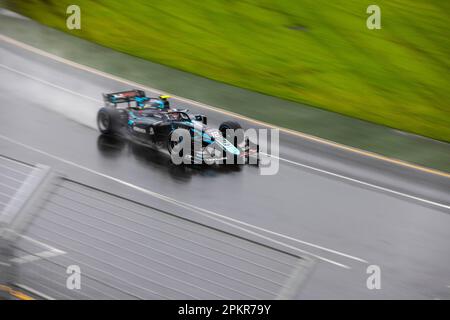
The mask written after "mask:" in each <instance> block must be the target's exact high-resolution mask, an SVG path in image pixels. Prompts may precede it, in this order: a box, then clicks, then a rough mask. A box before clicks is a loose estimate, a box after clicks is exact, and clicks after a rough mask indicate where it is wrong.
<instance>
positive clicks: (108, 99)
mask: <svg viewBox="0 0 450 320" xmlns="http://www.w3.org/2000/svg"><path fill="white" fill-rule="evenodd" d="M136 98H137V99H136ZM142 98H146V96H145V92H144V91H143V90H137V89H133V90H128V91H120V92H113V93H104V94H103V101H104V102H105V106H110V105H114V106H117V104H118V103H124V102H127V103H128V105H130V102H132V101H136V100H139V99H142Z"/></svg>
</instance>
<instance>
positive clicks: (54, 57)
mask: <svg viewBox="0 0 450 320" xmlns="http://www.w3.org/2000/svg"><path fill="white" fill-rule="evenodd" d="M0 40H1V41H4V42H7V43H9V44H12V45H15V46H17V47H19V48H22V49H25V50H27V51H30V52H33V53H35V54H38V55H40V56H44V57H47V58H50V59H52V60H55V61H58V62H61V63H64V64H67V65H69V66H71V67H73V68H77V69H80V70H84V71H87V72H90V73H93V74H96V75H98V76H102V77H104V78H108V79H111V80H114V81H117V82H121V83H124V84H127V85H129V86H132V87H137V88H141V89H144V90H149V91H156V92H161V93H164V92H163V91H162V90H158V89H155V88H150V87H147V86H144V85H142V84H139V83H136V82H133V81H130V80H127V79H124V78H120V77H117V76H114V75H112V74H109V73H106V72H103V71H100V70H97V69H94V68H91V67H88V66H85V65H82V64H80V63H77V62H74V61H70V60H67V59H64V58H61V57H59V56H57V55H54V54H51V53H49V52H46V51H44V50H41V49H38V48H35V47H33V46H30V45H28V44H26V43H23V42H20V41H17V40H15V39H12V38H10V37H7V36H5V35H3V34H0ZM164 94H168V95H170V96H172V97H173V98H175V99H176V100H179V101H182V102H185V103H189V104H193V105H195V106H197V107H200V108H203V109H206V110H211V111H214V112H218V113H222V114H225V115H228V116H231V117H235V118H238V119H241V120H244V121H247V122H250V123H254V124H257V125H261V126H264V127H268V128H276V129H279V130H280V131H282V132H284V133H287V134H290V135H294V136H297V137H301V138H303V139H307V140H310V141H315V142H318V143H321V144H326V145H329V146H333V147H335V148H338V149H342V150H346V151H349V152H353V153H356V154H359V155H364V156H366V157H370V158H375V159H378V160H382V161H385V162H390V163H393V164H396V165H400V166H403V167H407V168H412V169H415V170H419V171H423V172H427V173H431V174H435V175H439V176H441V177H446V178H450V173H446V172H442V171H439V170H436V169H431V168H426V167H423V166H420V165H416V164H412V163H409V162H406V161H403V160H399V159H395V158H389V157H386V156H382V155H380V154H376V153H373V152H369V151H365V150H361V149H357V148H354V147H349V146H346V145H343V144H340V143H337V142H334V141H330V140H327V139H323V138H319V137H316V136H313V135H310V134H306V133H303V132H299V131H295V130H291V129H287V128H283V127H279V126H275V125H273V124H270V123H267V122H263V121H259V120H255V119H252V118H249V117H246V116H243V115H240V114H238V113H234V112H231V111H227V110H223V109H220V108H215V107H212V106H209V105H206V104H204V103H201V102H198V101H195V100H191V99H186V98H183V97H179V96H177V95H174V94H171V93H167V92H165V93H164Z"/></svg>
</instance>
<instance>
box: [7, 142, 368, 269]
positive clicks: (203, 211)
mask: <svg viewBox="0 0 450 320" xmlns="http://www.w3.org/2000/svg"><path fill="white" fill-rule="evenodd" d="M0 138H2V139H4V140H6V141H9V142H11V143H15V144H17V145H20V146H22V147H24V148H27V149H29V150H32V151H34V152H37V153H40V154H43V155H45V156H47V157H50V158H53V159H56V160H58V161H61V162H63V163H66V164H69V165H71V166H74V167H77V168H80V169H82V170H85V171H88V172H90V173H93V174H95V175H98V176H101V177H104V178H106V179H109V180H112V181H115V182H117V183H120V184H122V185H125V186H127V187H130V188H133V189H135V190H138V191H140V192H143V193H145V194H148V195H150V196H153V197H155V198H158V199H161V200H164V201H166V202H169V203H172V204H175V205H177V206H179V207H182V208H185V209H189V210H190V211H192V212H194V213H195V214H199V215H202V216H205V217H207V218H209V219H213V220H216V221H218V222H220V223H223V224H226V225H229V226H231V227H233V228H237V229H239V230H242V231H244V232H247V233H249V234H252V235H255V236H257V237H259V238H262V239H265V240H268V241H270V242H273V243H276V244H279V245H282V246H284V247H286V248H289V249H292V250H295V251H298V252H301V253H304V254H308V255H310V256H312V257H315V258H317V259H319V260H322V261H325V262H328V263H331V264H334V265H337V266H339V267H342V268H345V269H351V268H350V267H349V266H347V265H344V264H342V263H339V262H336V261H333V260H330V259H328V258H325V257H322V256H319V255H317V254H314V253H311V252H308V251H306V250H302V249H300V248H297V247H295V246H291V245H289V244H287V243H284V242H281V241H278V240H275V239H273V238H270V237H267V236H264V235H262V234H260V233H257V232H254V231H252V230H249V229H246V228H243V227H240V226H238V225H236V224H240V225H243V226H246V227H250V228H253V229H256V230H259V231H262V232H265V233H268V234H271V235H274V236H277V237H280V238H284V239H288V240H291V241H294V242H298V243H301V244H304V245H308V246H311V247H314V248H317V249H320V250H322V251H326V252H329V253H333V254H336V255H339V256H342V257H345V258H348V259H352V260H355V261H358V262H362V263H368V261H367V260H364V259H362V258H358V257H355V256H352V255H349V254H346V253H343V252H339V251H337V250H332V249H328V248H326V247H322V246H319V245H315V244H312V243H310V242H307V241H302V240H299V239H296V238H293V237H290V236H287V235H284V234H280V233H277V232H274V231H271V230H267V229H264V228H261V227H257V226H254V225H252V224H249V223H246V222H243V221H240V220H236V219H233V218H230V217H227V216H224V215H221V214H219V213H216V212H213V211H210V210H207V209H204V208H200V207H197V206H194V205H191V204H188V203H184V202H181V201H179V200H176V199H173V198H170V197H168V196H164V195H162V194H159V193H156V192H154V191H150V190H147V189H145V188H142V187H139V186H137V185H134V184H131V183H129V182H126V181H123V180H120V179H118V178H115V177H112V176H109V175H107V174H104V173H101V172H98V171H95V170H93V169H90V168H87V167H85V166H82V165H79V164H77V163H74V162H72V161H69V160H66V159H64V158H61V157H58V156H55V155H52V154H50V153H48V152H45V151H42V150H39V149H37V148H34V147H32V146H29V145H27V144H24V143H21V142H19V141H16V140H14V139H11V138H9V137H6V136H4V135H1V134H0ZM227 220H228V221H230V222H227ZM231 222H232V223H231Z"/></svg>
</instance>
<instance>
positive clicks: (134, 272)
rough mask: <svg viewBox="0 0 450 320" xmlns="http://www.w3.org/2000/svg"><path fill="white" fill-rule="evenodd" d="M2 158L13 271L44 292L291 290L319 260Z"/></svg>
mask: <svg viewBox="0 0 450 320" xmlns="http://www.w3.org/2000/svg"><path fill="white" fill-rule="evenodd" d="M3 160H4V159H3V158H2V157H0V187H1V186H2V185H7V186H9V187H11V188H12V185H13V184H9V183H8V181H13V182H17V185H14V189H15V190H13V191H14V192H10V193H7V194H8V195H9V199H7V200H9V202H7V204H6V205H5V206H4V207H3V211H1V212H2V213H1V215H0V223H1V225H2V228H1V229H0V232H1V234H2V239H3V240H2V241H3V243H7V246H6V247H5V246H3V248H4V249H5V251H8V250H9V252H6V254H9V255H10V258H9V260H8V261H6V263H7V264H10V265H12V266H13V267H14V268H13V270H14V272H13V274H12V275H11V276H10V278H9V279H7V281H8V283H14V285H15V286H16V287H20V288H23V289H27V290H28V291H31V290H32V292H35V293H43V294H42V295H41V296H42V297H44V298H47V299H51V298H55V299H277V298H278V299H290V298H294V297H295V296H296V294H297V293H298V290H299V287H300V285H301V284H302V282H303V281H304V280H305V278H306V277H307V276H308V274H309V272H310V271H311V269H312V265H313V264H314V261H313V260H311V259H310V258H309V257H303V256H298V255H294V254H292V253H289V252H286V251H283V250H280V249H279V248H275V247H271V246H268V245H263V244H260V243H257V242H255V241H252V240H250V239H247V238H245V237H243V236H240V235H237V234H232V233H230V232H225V231H223V230H219V229H217V228H214V227H212V226H209V225H205V224H201V223H198V222H196V221H192V220H188V219H187V218H184V217H180V216H178V215H175V214H173V213H171V212H167V211H164V210H161V209H160V208H158V207H152V206H149V205H146V204H142V203H138V202H135V201H132V200H130V199H127V198H124V197H121V196H119V195H116V194H112V193H109V192H106V191H104V190H100V189H97V188H94V187H92V186H89V185H86V184H82V183H79V182H77V181H74V180H71V179H68V178H65V177H61V176H55V175H53V174H52V173H51V170H50V168H48V167H45V166H36V167H31V168H26V167H24V168H22V169H18V168H17V167H12V164H11V163H10V164H9V165H8V166H7V167H6V165H4V163H2V161H3ZM9 161H12V160H11V159H9ZM16 165H17V166H19V165H18V164H16ZM3 170H6V171H3ZM11 172H14V174H15V175H14V176H12V173H11ZM1 177H5V178H4V179H3V178H1ZM20 177H21V178H20ZM10 178H13V179H14V180H12V179H10ZM0 192H2V191H1V189H0ZM5 240H6V241H5ZM72 265H76V266H78V267H79V268H80V269H81V290H76V289H75V290H70V289H68V288H67V286H66V280H67V276H68V275H67V273H66V271H67V267H68V266H72ZM0 281H1V279H0Z"/></svg>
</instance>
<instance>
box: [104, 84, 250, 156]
mask: <svg viewBox="0 0 450 320" xmlns="http://www.w3.org/2000/svg"><path fill="white" fill-rule="evenodd" d="M169 98H170V97H169V96H164V95H162V96H159V97H156V98H152V97H147V96H146V94H145V92H144V91H142V90H129V91H122V92H114V93H107V94H103V100H104V102H105V106H104V107H102V108H101V109H100V110H99V111H98V114H97V125H98V128H99V130H100V132H101V133H102V134H114V135H121V136H125V137H127V138H129V139H131V140H132V141H136V142H139V143H141V144H146V145H149V146H152V147H155V146H156V147H157V148H160V149H166V150H167V151H168V152H169V153H170V154H171V155H173V154H174V152H176V153H177V156H178V158H182V159H183V163H195V164H203V163H207V164H213V163H216V164H233V165H236V164H247V163H250V164H256V165H259V147H258V144H257V143H253V142H251V141H250V139H248V138H246V136H245V134H244V133H243V130H242V128H241V126H240V125H239V123H237V122H235V121H226V122H223V123H222V124H221V125H220V126H219V128H211V127H209V126H208V125H207V118H206V116H204V115H200V114H195V115H192V114H190V113H189V111H188V110H187V109H173V108H171V107H170V103H169ZM177 129H184V130H177ZM180 132H181V133H183V134H180ZM186 135H188V136H186ZM187 138H189V139H187ZM183 139H184V140H183ZM187 140H190V141H189V142H188V141H187ZM187 143H190V148H186V146H187ZM181 144H184V147H183V148H180V146H181ZM172 159H174V157H172Z"/></svg>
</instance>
